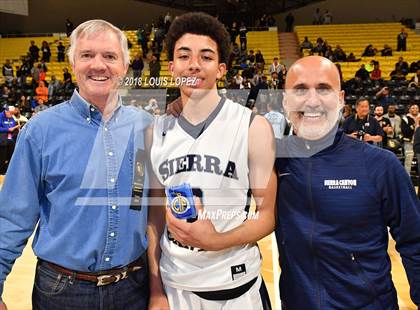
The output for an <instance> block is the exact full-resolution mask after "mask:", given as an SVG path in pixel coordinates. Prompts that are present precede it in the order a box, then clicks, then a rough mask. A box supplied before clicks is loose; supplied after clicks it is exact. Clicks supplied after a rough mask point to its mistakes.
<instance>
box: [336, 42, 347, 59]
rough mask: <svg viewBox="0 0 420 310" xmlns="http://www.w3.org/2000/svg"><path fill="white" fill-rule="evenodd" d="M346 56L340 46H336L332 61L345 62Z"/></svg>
mask: <svg viewBox="0 0 420 310" xmlns="http://www.w3.org/2000/svg"><path fill="white" fill-rule="evenodd" d="M346 60H347V56H346V53H345V52H344V51H343V49H342V48H341V46H340V45H337V47H336V48H335V50H334V61H346Z"/></svg>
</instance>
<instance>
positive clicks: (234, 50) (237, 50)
mask: <svg viewBox="0 0 420 310" xmlns="http://www.w3.org/2000/svg"><path fill="white" fill-rule="evenodd" d="M240 54H241V49H240V48H239V46H238V44H237V43H234V44H233V48H232V53H231V60H232V62H235V63H237V62H238V59H239V55H240Z"/></svg>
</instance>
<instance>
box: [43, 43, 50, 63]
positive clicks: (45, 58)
mask: <svg viewBox="0 0 420 310" xmlns="http://www.w3.org/2000/svg"><path fill="white" fill-rule="evenodd" d="M41 52H42V60H43V61H45V62H50V57H51V50H50V46H49V44H48V42H47V41H42V45H41Z"/></svg>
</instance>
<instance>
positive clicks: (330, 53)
mask: <svg viewBox="0 0 420 310" xmlns="http://www.w3.org/2000/svg"><path fill="white" fill-rule="evenodd" d="M324 57H325V58H327V59H329V60H331V61H335V60H334V51H333V50H332V47H331V45H328V46H327V49H326V50H325V52H324Z"/></svg>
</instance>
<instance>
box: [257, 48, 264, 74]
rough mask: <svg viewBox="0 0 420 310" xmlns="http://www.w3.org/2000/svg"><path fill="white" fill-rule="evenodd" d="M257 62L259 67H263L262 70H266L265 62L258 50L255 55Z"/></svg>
mask: <svg viewBox="0 0 420 310" xmlns="http://www.w3.org/2000/svg"><path fill="white" fill-rule="evenodd" d="M255 62H256V63H257V65H259V66H260V67H262V70H264V65H265V60H264V56H263V54H262V53H261V51H260V50H258V51H257V53H256V54H255Z"/></svg>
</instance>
